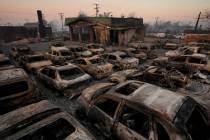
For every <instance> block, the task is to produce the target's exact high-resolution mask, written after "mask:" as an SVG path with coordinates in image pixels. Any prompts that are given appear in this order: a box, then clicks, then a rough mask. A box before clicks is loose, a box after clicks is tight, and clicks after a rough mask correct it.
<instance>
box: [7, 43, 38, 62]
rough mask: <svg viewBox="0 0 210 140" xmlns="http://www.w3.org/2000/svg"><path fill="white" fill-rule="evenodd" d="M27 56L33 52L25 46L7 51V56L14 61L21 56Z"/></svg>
mask: <svg viewBox="0 0 210 140" xmlns="http://www.w3.org/2000/svg"><path fill="white" fill-rule="evenodd" d="M29 54H31V55H32V54H34V52H33V51H32V50H31V48H30V47H29V46H27V45H18V46H15V47H12V48H11V49H10V51H9V56H10V57H11V58H13V59H15V60H18V59H19V57H22V56H23V55H29Z"/></svg>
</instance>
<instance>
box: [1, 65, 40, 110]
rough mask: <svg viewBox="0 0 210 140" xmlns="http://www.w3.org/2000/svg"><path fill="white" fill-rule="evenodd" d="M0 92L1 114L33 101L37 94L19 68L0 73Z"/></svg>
mask: <svg viewBox="0 0 210 140" xmlns="http://www.w3.org/2000/svg"><path fill="white" fill-rule="evenodd" d="M0 91H1V95H0V107H1V109H0V112H1V113H4V112H7V111H8V110H12V109H15V108H17V107H19V106H22V105H25V104H28V103H31V102H33V101H35V100H36V99H35V97H36V94H37V93H36V89H35V87H34V85H33V83H32V81H31V80H30V78H29V77H28V75H27V74H26V72H25V71H24V70H23V69H21V68H14V69H9V70H1V71H0ZM33 97H34V98H33Z"/></svg>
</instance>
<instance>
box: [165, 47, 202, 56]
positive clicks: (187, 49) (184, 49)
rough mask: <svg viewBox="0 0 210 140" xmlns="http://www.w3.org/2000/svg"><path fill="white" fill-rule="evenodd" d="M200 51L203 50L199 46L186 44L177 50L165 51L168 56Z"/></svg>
mask: <svg viewBox="0 0 210 140" xmlns="http://www.w3.org/2000/svg"><path fill="white" fill-rule="evenodd" d="M200 52H201V50H200V48H199V47H190V46H185V47H180V48H178V49H177V50H173V51H168V52H166V53H165V56H166V57H177V56H180V55H187V54H196V53H200Z"/></svg>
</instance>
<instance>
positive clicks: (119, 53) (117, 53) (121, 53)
mask: <svg viewBox="0 0 210 140" xmlns="http://www.w3.org/2000/svg"><path fill="white" fill-rule="evenodd" d="M110 54H113V55H119V56H120V55H126V53H125V52H122V51H116V52H113V53H110Z"/></svg>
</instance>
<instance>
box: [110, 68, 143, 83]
mask: <svg viewBox="0 0 210 140" xmlns="http://www.w3.org/2000/svg"><path fill="white" fill-rule="evenodd" d="M138 71H139V70H137V69H127V70H122V71H117V72H115V73H113V74H112V75H110V76H109V78H108V80H109V81H111V82H114V83H121V82H125V81H126V80H127V79H128V78H129V77H132V76H133V75H135V74H136V73H138Z"/></svg>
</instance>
